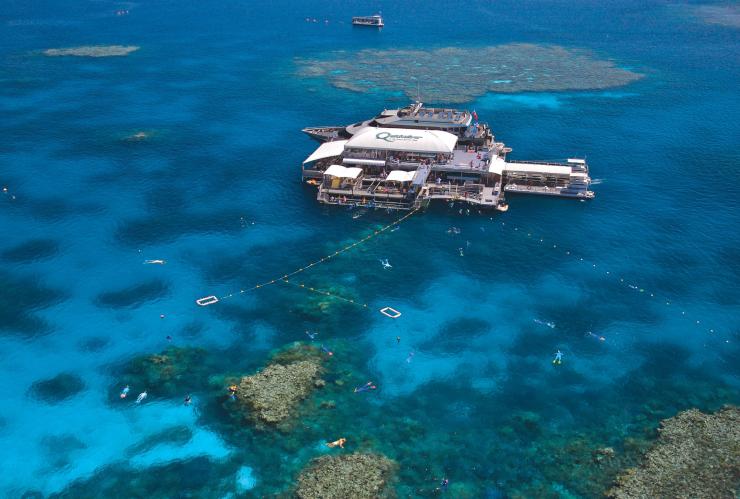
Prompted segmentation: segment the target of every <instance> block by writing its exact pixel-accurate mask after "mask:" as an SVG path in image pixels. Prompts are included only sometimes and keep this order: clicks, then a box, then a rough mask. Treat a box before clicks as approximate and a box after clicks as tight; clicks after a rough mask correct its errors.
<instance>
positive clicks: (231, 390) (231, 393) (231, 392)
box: [229, 385, 237, 400]
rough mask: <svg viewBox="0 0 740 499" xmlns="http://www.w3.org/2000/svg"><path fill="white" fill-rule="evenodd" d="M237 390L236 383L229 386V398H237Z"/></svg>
mask: <svg viewBox="0 0 740 499" xmlns="http://www.w3.org/2000/svg"><path fill="white" fill-rule="evenodd" d="M236 390H237V386H236V385H231V386H230V387H229V398H230V399H231V400H236Z"/></svg>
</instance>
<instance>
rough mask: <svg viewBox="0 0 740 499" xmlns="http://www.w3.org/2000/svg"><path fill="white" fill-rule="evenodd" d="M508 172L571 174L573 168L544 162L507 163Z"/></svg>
mask: <svg viewBox="0 0 740 499" xmlns="http://www.w3.org/2000/svg"><path fill="white" fill-rule="evenodd" d="M504 170H505V171H507V172H524V173H550V174H553V175H570V173H571V172H572V171H573V169H572V168H571V167H570V166H559V165H547V164H542V163H506V164H505V167H504Z"/></svg>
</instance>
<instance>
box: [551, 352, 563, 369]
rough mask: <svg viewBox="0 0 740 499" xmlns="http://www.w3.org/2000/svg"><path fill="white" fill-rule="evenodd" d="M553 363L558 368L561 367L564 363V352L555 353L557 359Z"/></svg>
mask: <svg viewBox="0 0 740 499" xmlns="http://www.w3.org/2000/svg"><path fill="white" fill-rule="evenodd" d="M552 363H553V365H556V366H559V365H560V364H562V363H563V352H561V351H560V350H558V351H557V352H555V358H554V359H552Z"/></svg>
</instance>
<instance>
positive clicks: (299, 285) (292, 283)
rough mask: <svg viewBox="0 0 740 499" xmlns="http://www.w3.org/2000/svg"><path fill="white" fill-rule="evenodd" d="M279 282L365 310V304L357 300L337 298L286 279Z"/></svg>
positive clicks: (332, 294) (337, 296)
mask: <svg viewBox="0 0 740 499" xmlns="http://www.w3.org/2000/svg"><path fill="white" fill-rule="evenodd" d="M280 282H284V283H285V284H290V285H291V286H295V287H297V288H302V289H305V290H307V291H311V292H312V293H318V294H320V295H324V296H328V297H330V298H336V299H337V300H342V301H344V302H347V303H351V304H353V305H357V306H360V307H363V308H367V303H362V302H359V301H357V300H352V299H350V298H345V297H344V296H339V295H337V294H334V293H330V292H329V291H324V290H321V289H318V288H314V287H312V286H307V285H306V284H303V283H302V282H301V283H295V282H291V281H289V280H288V279H280Z"/></svg>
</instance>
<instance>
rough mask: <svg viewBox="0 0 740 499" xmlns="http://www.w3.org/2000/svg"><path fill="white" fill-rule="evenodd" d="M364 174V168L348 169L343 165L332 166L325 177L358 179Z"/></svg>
mask: <svg viewBox="0 0 740 499" xmlns="http://www.w3.org/2000/svg"><path fill="white" fill-rule="evenodd" d="M360 173H362V168H346V167H344V166H342V165H331V166H330V167H329V168H327V169H326V171H325V172H324V175H328V176H330V177H340V178H357V177H358V176H359V175H360Z"/></svg>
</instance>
